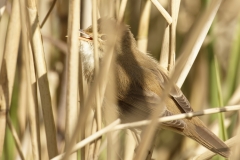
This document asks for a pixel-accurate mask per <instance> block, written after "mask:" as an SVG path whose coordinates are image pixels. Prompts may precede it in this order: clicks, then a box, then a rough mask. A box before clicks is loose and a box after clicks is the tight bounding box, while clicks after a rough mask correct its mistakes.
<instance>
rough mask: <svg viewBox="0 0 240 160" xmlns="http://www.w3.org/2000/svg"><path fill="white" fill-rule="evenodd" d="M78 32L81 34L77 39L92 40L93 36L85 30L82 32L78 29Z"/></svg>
mask: <svg viewBox="0 0 240 160" xmlns="http://www.w3.org/2000/svg"><path fill="white" fill-rule="evenodd" d="M79 32H80V33H81V35H82V36H79V37H78V39H80V40H84V41H92V40H93V38H92V37H91V36H90V35H88V34H87V33H86V32H84V31H83V30H81V29H80V30H79Z"/></svg>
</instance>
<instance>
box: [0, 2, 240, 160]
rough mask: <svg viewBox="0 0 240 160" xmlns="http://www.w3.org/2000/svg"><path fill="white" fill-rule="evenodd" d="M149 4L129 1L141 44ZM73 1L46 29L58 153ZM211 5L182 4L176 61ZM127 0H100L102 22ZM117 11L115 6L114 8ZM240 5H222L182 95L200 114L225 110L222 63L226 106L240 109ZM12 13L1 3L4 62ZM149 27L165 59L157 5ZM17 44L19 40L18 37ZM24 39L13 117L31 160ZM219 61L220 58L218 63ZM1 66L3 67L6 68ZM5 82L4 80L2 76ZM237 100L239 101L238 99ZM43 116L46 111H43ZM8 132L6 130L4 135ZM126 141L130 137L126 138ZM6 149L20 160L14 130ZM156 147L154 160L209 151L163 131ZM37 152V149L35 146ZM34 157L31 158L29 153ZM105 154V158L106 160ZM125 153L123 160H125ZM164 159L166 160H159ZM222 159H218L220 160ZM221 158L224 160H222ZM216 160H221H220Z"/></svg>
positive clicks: (129, 19) (230, 116)
mask: <svg viewBox="0 0 240 160" xmlns="http://www.w3.org/2000/svg"><path fill="white" fill-rule="evenodd" d="M146 2H147V1H146V0H141V1H140V0H128V1H127V4H126V9H125V12H124V16H123V22H124V23H126V24H128V25H129V27H130V29H131V31H132V33H133V34H134V37H135V39H136V40H137V41H138V40H141V38H142V37H140V36H139V34H140V33H141V28H140V27H139V26H140V25H139V24H140V20H141V15H142V13H143V10H144V7H145V4H146ZM159 2H160V3H161V5H162V6H163V7H164V8H165V9H166V10H168V7H169V0H159ZM52 3H53V0H41V1H40V0H39V1H37V6H38V16H39V21H40V23H41V22H42V21H43V19H44V17H45V16H46V14H47V12H48V10H49V8H50V6H51V5H52ZM68 3H69V2H68V1H65V0H58V1H57V2H56V4H55V6H54V8H53V11H52V13H51V14H50V16H49V18H48V19H47V21H46V23H45V24H44V26H43V27H42V28H41V34H42V39H43V45H44V52H45V58H46V63H47V70H48V79H49V86H50V91H51V97H52V104H53V111H54V118H55V123H56V126H57V140H58V149H59V151H60V152H62V151H63V149H64V130H65V105H66V96H65V94H66V84H65V83H66V62H67V61H66V55H67V54H68V53H67V52H68V51H67V39H66V35H67V28H68ZM208 3H209V1H208V0H194V1H193V0H181V5H180V9H179V15H178V20H177V29H176V60H177V59H178V57H179V56H180V55H179V53H180V52H181V49H182V48H183V46H184V45H187V44H188V37H189V36H190V35H191V34H193V33H192V30H193V28H194V27H196V26H195V25H196V23H197V22H198V20H199V17H200V16H201V15H202V13H203V12H204V11H205V10H206V8H207V7H208ZM120 4H121V0H114V1H109V0H99V8H100V13H99V14H100V16H101V17H104V16H106V17H115V18H116V17H117V16H118V11H119V7H120ZM91 6H92V4H91V1H90V0H82V1H81V13H80V16H81V19H80V21H81V24H80V27H81V29H85V28H87V27H88V26H89V25H91V24H92V18H91V17H92V7H91ZM111 6H114V7H111ZM239 8H240V1H239V0H225V1H223V2H222V4H221V6H220V9H219V10H218V12H217V16H216V17H215V20H214V22H213V24H212V26H211V29H210V31H209V33H208V35H207V37H206V38H205V40H204V43H203V45H202V46H201V49H200V52H199V54H198V56H197V58H196V60H195V63H194V64H193V67H192V68H191V71H190V73H189V75H188V76H187V79H186V81H185V82H184V84H183V87H182V90H183V93H184V94H185V95H186V97H187V98H188V99H189V101H190V103H191V105H192V108H193V109H194V110H195V111H198V110H203V109H206V108H211V107H219V106H221V105H220V104H219V100H218V89H217V83H216V81H217V78H216V74H215V73H216V70H215V65H216V63H217V66H218V71H219V77H220V82H221V89H222V98H223V105H224V106H226V105H236V104H240V98H239V97H240V96H239V95H240V91H239V90H240V83H239V82H240V17H239V15H240V14H239V13H240V10H239ZM11 10H12V1H11V0H1V1H0V60H1V61H2V57H3V56H4V46H5V42H6V41H5V37H6V31H7V27H8V22H9V17H10V15H11ZM149 16H150V17H149V22H146V23H149V28H148V33H147V49H146V50H147V52H148V53H149V54H150V55H152V56H153V57H154V58H155V59H156V60H159V58H160V53H161V50H162V43H163V37H164V30H165V27H166V25H167V23H166V20H165V19H164V18H163V16H162V15H161V14H160V12H159V11H158V10H157V8H156V7H155V6H154V5H151V6H150V12H149ZM12 38H13V39H14V37H12ZM22 51H23V50H22V40H21V37H20V41H19V49H18V58H17V67H16V73H15V80H14V87H13V93H12V100H11V109H10V111H9V114H10V118H11V120H12V122H13V124H14V127H15V129H16V130H17V133H18V135H19V138H20V141H21V143H22V146H23V148H24V147H26V148H25V149H23V150H24V152H26V155H28V157H27V158H26V159H31V151H30V150H29V149H28V147H27V146H29V138H28V137H29V135H28V134H27V133H28V132H27V131H28V130H29V129H28V124H29V119H28V103H27V101H28V95H27V93H26V71H25V69H24V65H25V60H24V58H23V56H22ZM215 57H216V59H215ZM0 64H1V63H0ZM0 78H1V79H2V78H3V77H0ZM236 97H237V98H236ZM40 111H41V110H40ZM238 114H239V113H238V112H228V113H224V115H225V120H224V123H225V127H226V129H227V133H228V138H230V137H233V136H234V135H236V132H237V129H238V126H239V116H238ZM200 118H201V119H202V120H203V121H204V122H205V124H206V125H207V126H209V128H211V130H212V131H213V132H214V133H215V134H217V135H220V132H219V129H218V128H219V127H218V115H217V114H213V115H206V116H202V117H200ZM40 126H41V155H42V159H48V155H47V148H46V142H45V141H46V139H45V134H44V125H43V120H42V116H40ZM0 132H4V131H0ZM122 138H123V139H124V135H123V136H122ZM4 141H5V142H4V148H3V154H2V157H1V159H2V160H7V159H8V160H12V159H17V158H19V156H18V153H17V151H16V146H15V143H14V140H13V137H12V134H11V132H10V131H9V129H8V127H7V128H6V134H5V138H4ZM155 145H156V148H155V150H154V153H153V159H161V160H164V159H166V160H168V159H171V160H175V159H176V160H179V159H188V158H189V157H191V156H194V155H196V154H200V153H202V152H203V150H204V148H203V147H201V146H199V145H198V144H197V143H196V142H194V141H193V140H191V139H189V138H185V137H183V136H181V135H178V134H175V133H172V132H170V131H165V130H162V131H161V132H159V136H157V138H156V144H155ZM30 148H31V147H30ZM27 153H28V154H27ZM104 154H106V153H105V152H103V153H102V155H101V157H100V159H105V158H104V157H105V156H104ZM123 157H124V149H122V151H121V154H120V155H119V159H123ZM159 157H160V158H159ZM215 158H216V157H215ZM217 158H219V157H217ZM217 158H216V159H217Z"/></svg>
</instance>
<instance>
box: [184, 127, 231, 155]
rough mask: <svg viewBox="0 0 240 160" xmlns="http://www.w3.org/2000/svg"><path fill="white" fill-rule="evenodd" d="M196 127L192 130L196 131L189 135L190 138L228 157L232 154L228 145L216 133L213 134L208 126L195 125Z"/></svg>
mask: <svg viewBox="0 0 240 160" xmlns="http://www.w3.org/2000/svg"><path fill="white" fill-rule="evenodd" d="M193 127H194V128H195V129H193V130H191V131H193V132H194V133H192V134H190V135H188V136H189V137H190V138H192V139H194V140H196V141H197V142H198V143H200V144H202V145H203V146H205V147H206V148H208V149H209V150H211V151H213V152H215V153H217V154H220V155H221V156H223V157H226V158H228V157H229V155H230V149H229V148H228V146H227V145H226V144H225V143H224V142H223V141H222V140H220V139H219V138H218V137H217V136H216V135H215V134H213V133H212V132H211V131H210V130H209V129H207V128H206V127H202V126H198V125H194V124H193Z"/></svg>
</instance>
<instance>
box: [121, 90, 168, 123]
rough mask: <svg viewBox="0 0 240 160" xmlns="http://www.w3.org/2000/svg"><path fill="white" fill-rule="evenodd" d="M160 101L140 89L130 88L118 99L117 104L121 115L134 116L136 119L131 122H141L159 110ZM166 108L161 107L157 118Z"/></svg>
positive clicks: (154, 95)
mask: <svg viewBox="0 0 240 160" xmlns="http://www.w3.org/2000/svg"><path fill="white" fill-rule="evenodd" d="M160 102H161V99H160V97H159V96H158V95H157V94H156V93H154V92H151V91H145V90H143V89H141V88H140V87H134V88H131V90H130V91H129V92H128V93H127V94H126V95H125V96H124V97H122V98H121V97H118V104H119V106H120V108H121V111H122V114H124V115H127V114H131V115H133V114H134V115H135V116H131V117H136V119H134V120H131V121H137V120H143V119H147V118H149V116H150V115H151V113H153V112H154V111H156V109H159V105H160ZM165 110H166V107H165V106H163V107H161V110H160V111H159V116H162V115H163V113H164V111H165Z"/></svg>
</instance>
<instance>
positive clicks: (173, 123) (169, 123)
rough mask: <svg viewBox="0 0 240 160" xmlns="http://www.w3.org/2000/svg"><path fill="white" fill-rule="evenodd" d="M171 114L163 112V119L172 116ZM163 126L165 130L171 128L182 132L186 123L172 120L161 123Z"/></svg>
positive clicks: (167, 111)
mask: <svg viewBox="0 0 240 160" xmlns="http://www.w3.org/2000/svg"><path fill="white" fill-rule="evenodd" d="M172 115H173V114H172V113H171V112H170V111H169V110H165V112H164V114H163V117H166V116H172ZM161 124H162V125H163V126H165V127H167V128H173V129H174V130H176V129H177V130H183V129H184V127H185V125H186V123H185V122H184V121H183V120H180V119H178V120H172V121H167V122H162V123H161Z"/></svg>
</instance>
